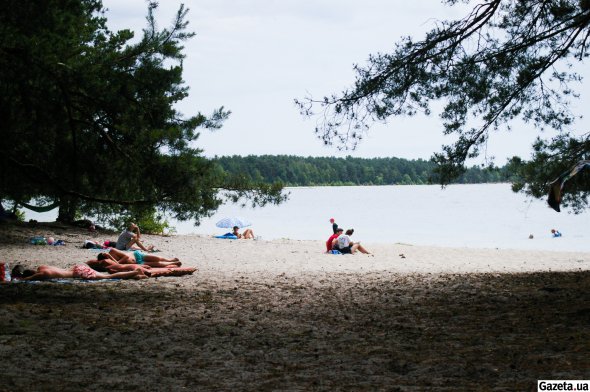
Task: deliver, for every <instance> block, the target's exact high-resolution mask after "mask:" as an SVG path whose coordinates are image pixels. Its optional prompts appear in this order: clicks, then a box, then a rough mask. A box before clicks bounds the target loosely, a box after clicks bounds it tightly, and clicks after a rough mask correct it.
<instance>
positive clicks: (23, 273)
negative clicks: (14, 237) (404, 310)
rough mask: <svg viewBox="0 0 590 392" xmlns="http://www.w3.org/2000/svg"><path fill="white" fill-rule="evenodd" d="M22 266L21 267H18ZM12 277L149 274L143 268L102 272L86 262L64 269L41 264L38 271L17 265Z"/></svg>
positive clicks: (90, 277)
mask: <svg viewBox="0 0 590 392" xmlns="http://www.w3.org/2000/svg"><path fill="white" fill-rule="evenodd" d="M18 267H21V268H18ZM12 273H13V275H12V278H13V279H17V280H47V279H71V278H78V279H86V280H99V279H144V278H147V276H146V275H145V274H144V273H143V272H142V270H139V269H136V270H133V271H125V272H116V273H114V274H108V273H101V272H97V271H95V270H93V269H92V268H90V267H89V266H88V265H86V264H76V265H75V266H73V267H72V268H70V269H63V268H58V267H54V266H51V265H41V266H39V267H38V268H37V270H36V271H33V270H27V269H24V268H22V266H16V267H14V268H13V270H12Z"/></svg>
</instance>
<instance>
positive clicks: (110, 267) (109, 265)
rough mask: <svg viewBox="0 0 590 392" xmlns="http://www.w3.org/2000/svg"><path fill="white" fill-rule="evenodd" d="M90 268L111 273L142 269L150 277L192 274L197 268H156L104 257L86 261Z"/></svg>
mask: <svg viewBox="0 0 590 392" xmlns="http://www.w3.org/2000/svg"><path fill="white" fill-rule="evenodd" d="M86 264H88V266H90V268H92V269H94V270H96V271H99V272H110V273H117V272H122V271H133V270H142V272H143V273H144V274H145V275H147V276H149V277H155V278H157V277H160V276H182V275H191V274H192V273H193V272H195V271H196V270H197V269H196V268H194V267H190V268H186V267H185V268H182V267H177V266H175V265H174V266H169V267H166V268H156V267H150V266H147V265H139V264H119V263H118V262H117V261H115V260H113V259H110V258H104V259H101V260H99V259H96V260H88V261H87V262H86Z"/></svg>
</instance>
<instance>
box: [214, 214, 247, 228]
mask: <svg viewBox="0 0 590 392" xmlns="http://www.w3.org/2000/svg"><path fill="white" fill-rule="evenodd" d="M215 226H217V227H222V228H227V229H231V228H233V227H234V226H238V228H240V229H241V228H242V227H248V226H252V223H250V221H249V220H247V219H245V218H242V217H238V216H236V217H231V218H223V219H222V220H220V221H219V222H217V223H216V224H215Z"/></svg>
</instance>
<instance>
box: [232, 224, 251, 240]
mask: <svg viewBox="0 0 590 392" xmlns="http://www.w3.org/2000/svg"><path fill="white" fill-rule="evenodd" d="M232 234H233V235H235V236H236V237H238V238H240V239H244V240H253V239H254V232H253V231H252V229H246V230H244V233H243V234H241V233H240V228H239V227H238V226H234V227H233V232H232Z"/></svg>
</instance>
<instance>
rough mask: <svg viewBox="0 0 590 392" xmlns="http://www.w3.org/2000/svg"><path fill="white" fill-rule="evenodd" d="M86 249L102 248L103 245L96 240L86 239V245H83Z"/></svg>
mask: <svg viewBox="0 0 590 392" xmlns="http://www.w3.org/2000/svg"><path fill="white" fill-rule="evenodd" d="M82 248H84V249H102V245H99V244H97V243H96V242H93V241H90V240H86V241H84V245H82Z"/></svg>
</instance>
